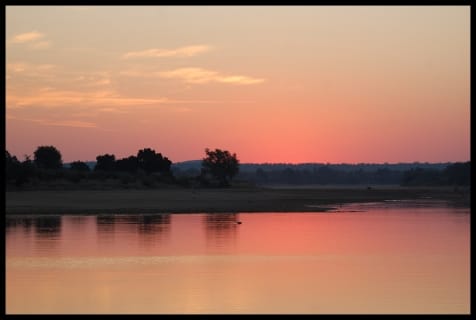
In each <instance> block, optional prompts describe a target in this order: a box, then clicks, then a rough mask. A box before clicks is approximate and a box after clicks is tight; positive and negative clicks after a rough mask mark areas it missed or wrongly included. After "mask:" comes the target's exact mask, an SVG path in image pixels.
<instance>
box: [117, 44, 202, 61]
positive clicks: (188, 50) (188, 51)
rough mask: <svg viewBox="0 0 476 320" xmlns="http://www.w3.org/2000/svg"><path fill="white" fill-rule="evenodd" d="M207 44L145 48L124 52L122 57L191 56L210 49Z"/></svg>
mask: <svg viewBox="0 0 476 320" xmlns="http://www.w3.org/2000/svg"><path fill="white" fill-rule="evenodd" d="M210 50H211V47H210V46H207V45H193V46H185V47H180V48H176V49H147V50H142V51H131V52H126V53H125V54H124V55H123V56H122V58H123V59H131V58H165V57H193V56H196V55H198V54H200V53H204V52H207V51H210Z"/></svg>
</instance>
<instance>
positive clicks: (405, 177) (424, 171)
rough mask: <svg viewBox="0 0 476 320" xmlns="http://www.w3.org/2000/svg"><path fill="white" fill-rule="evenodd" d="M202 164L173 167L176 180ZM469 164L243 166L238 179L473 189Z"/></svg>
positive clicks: (192, 163) (260, 181)
mask: <svg viewBox="0 0 476 320" xmlns="http://www.w3.org/2000/svg"><path fill="white" fill-rule="evenodd" d="M199 163H200V162H199V161H187V162H182V163H177V164H174V165H172V171H173V173H174V175H176V176H181V175H184V176H193V175H195V174H197V173H198V172H199ZM470 165H471V163H470V162H464V163H418V162H415V163H397V164H386V163H385V164H366V163H362V164H321V163H304V164H269V163H265V164H241V165H240V172H239V174H238V175H237V177H236V178H237V179H240V180H246V181H250V182H253V183H255V184H258V185H276V184H289V185H310V184H320V185H326V184H367V185H371V184H388V185H402V186H423V185H427V186H436V185H470Z"/></svg>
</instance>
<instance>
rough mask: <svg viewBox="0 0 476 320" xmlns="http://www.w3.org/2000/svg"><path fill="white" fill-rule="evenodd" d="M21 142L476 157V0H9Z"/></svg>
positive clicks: (12, 82)
mask: <svg viewBox="0 0 476 320" xmlns="http://www.w3.org/2000/svg"><path fill="white" fill-rule="evenodd" d="M5 40H6V43H5V46H6V106H5V108H6V109H5V112H6V149H7V150H8V151H9V152H10V153H11V154H13V155H16V156H17V157H18V158H19V160H23V159H24V156H25V155H33V152H34V151H35V150H36V148H37V147H38V146H42V145H53V146H55V147H56V148H57V149H58V150H59V151H60V152H61V154H62V157H63V161H65V162H69V161H76V160H81V161H94V160H95V158H96V156H97V155H102V154H106V153H109V154H114V155H115V156H116V158H123V157H127V156H130V155H135V154H137V151H138V150H139V149H143V148H152V149H154V150H155V151H156V152H160V153H162V155H164V156H167V157H168V158H169V159H170V160H171V161H172V162H180V161H186V160H195V159H201V158H203V157H204V156H205V151H204V150H205V148H210V149H215V148H219V149H225V150H229V151H230V152H232V153H236V154H237V156H238V159H239V160H240V161H241V162H253V163H264V162H268V163H275V162H281V163H283V162H284V163H303V162H323V163H383V162H388V163H398V162H417V161H418V162H457V161H469V159H470V7H469V6H408V7H406V6H355V7H354V6H263V7H260V6H237V7H234V6H201V7H200V6H112V7H111V6H7V7H6V39H5Z"/></svg>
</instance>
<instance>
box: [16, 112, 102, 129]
mask: <svg viewBox="0 0 476 320" xmlns="http://www.w3.org/2000/svg"><path fill="white" fill-rule="evenodd" d="M7 119H9V120H20V121H29V122H35V123H38V124H40V125H44V126H59V127H75V128H97V125H96V123H94V122H88V121H80V120H51V119H31V118H20V117H15V116H11V115H8V116H7Z"/></svg>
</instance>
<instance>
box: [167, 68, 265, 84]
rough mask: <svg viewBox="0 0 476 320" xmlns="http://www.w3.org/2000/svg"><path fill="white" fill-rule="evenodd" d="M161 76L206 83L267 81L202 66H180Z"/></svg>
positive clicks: (256, 82)
mask: <svg viewBox="0 0 476 320" xmlns="http://www.w3.org/2000/svg"><path fill="white" fill-rule="evenodd" d="M158 74H159V76H160V77H162V78H167V79H178V80H182V81H184V82H186V83H195V84H205V83H211V82H218V83H226V84H240V85H250V84H258V83H262V82H264V81H265V79H262V78H253V77H248V76H242V75H232V76H229V75H223V74H221V73H219V72H217V71H212V70H207V69H202V68H179V69H175V70H170V71H163V72H159V73H158Z"/></svg>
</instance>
